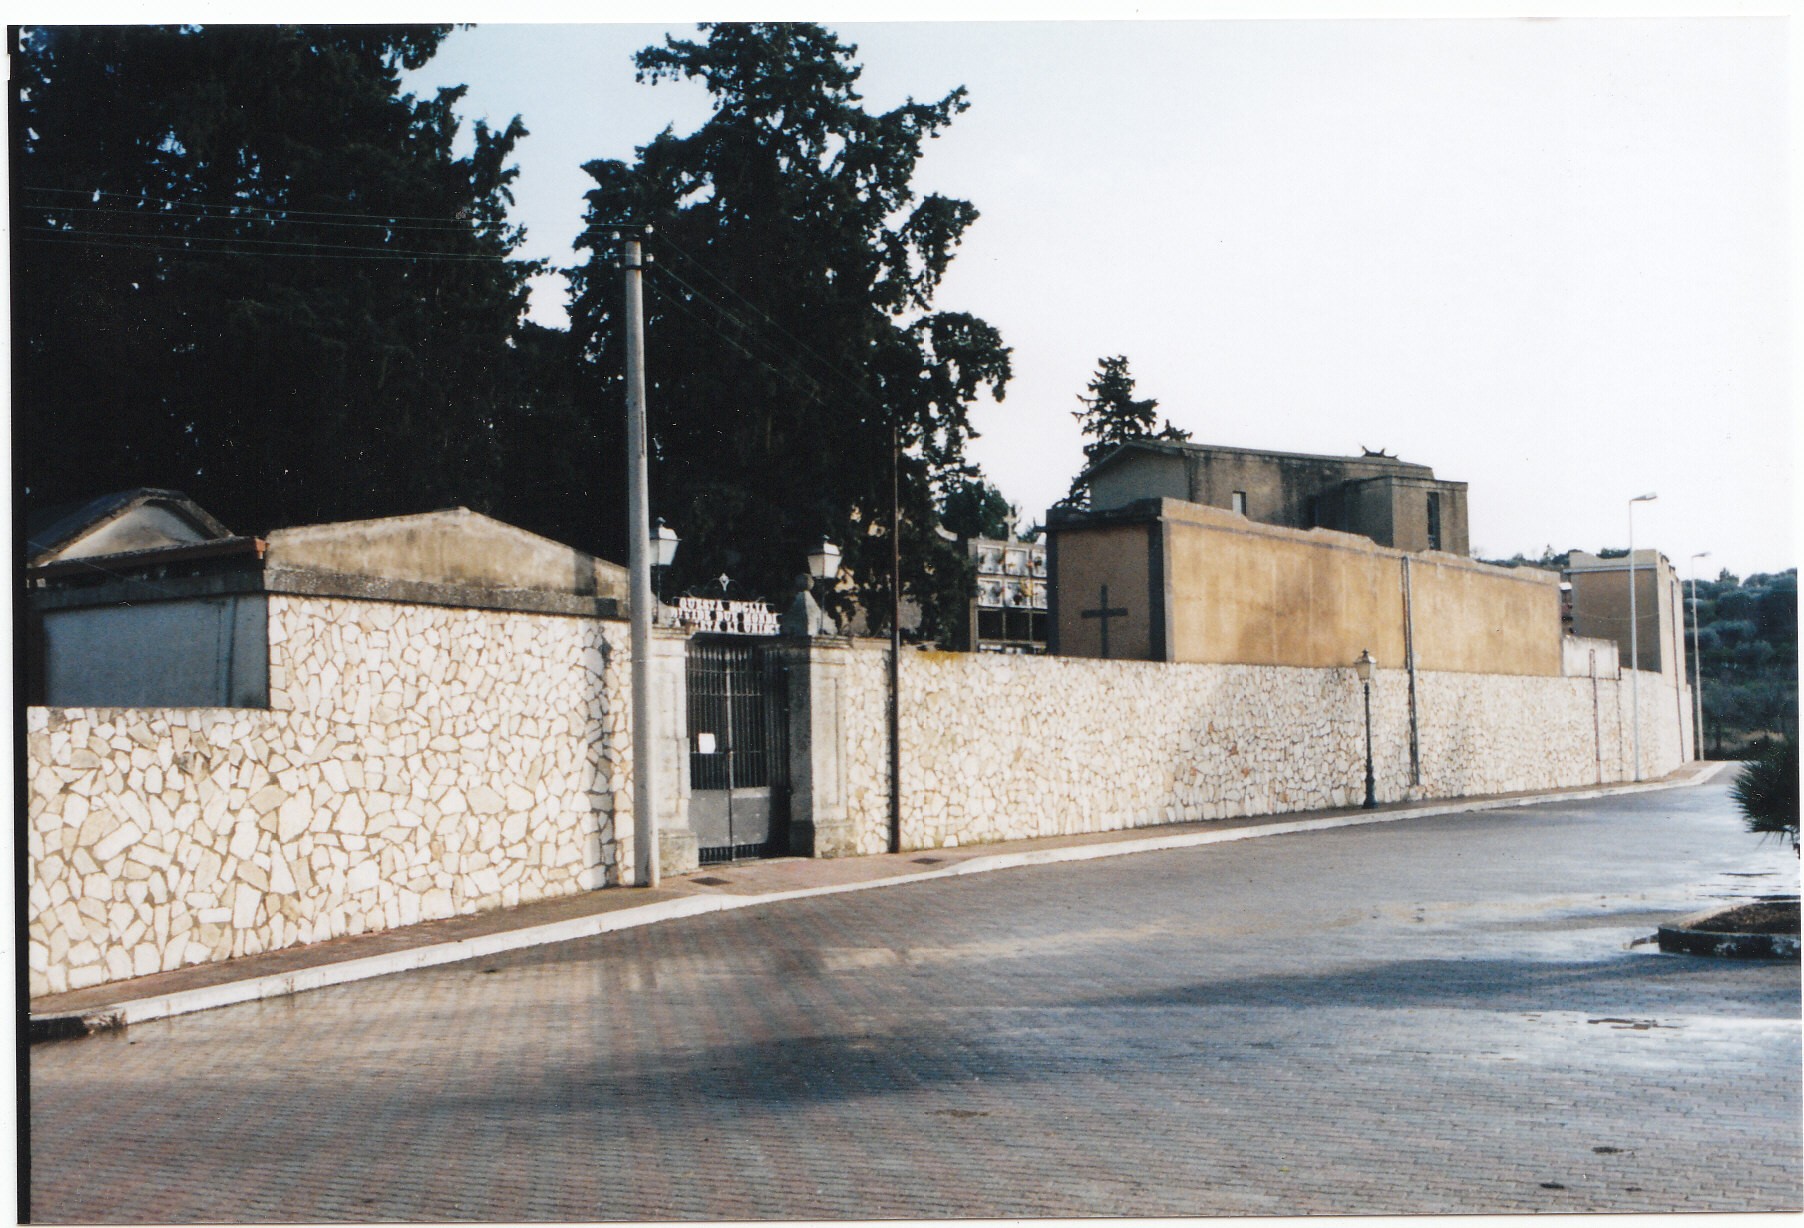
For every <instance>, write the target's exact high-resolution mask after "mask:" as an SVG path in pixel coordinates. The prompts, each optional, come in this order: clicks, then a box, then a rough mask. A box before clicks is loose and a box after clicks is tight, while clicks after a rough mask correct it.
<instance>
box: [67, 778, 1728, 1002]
mask: <svg viewBox="0 0 1804 1228" xmlns="http://www.w3.org/2000/svg"><path fill="white" fill-rule="evenodd" d="M1730 766H1732V765H1731V764H1729V763H1715V764H1711V765H1710V766H1709V767H1707V768H1705V769H1703V770H1702V771H1700V772H1698V774H1697V775H1695V776H1692V777H1690V778H1689V779H1686V780H1676V781H1674V780H1662V781H1646V782H1642V783H1639V784H1624V785H1604V786H1599V787H1598V788H1595V789H1583V790H1577V791H1574V792H1570V793H1560V794H1557V795H1540V796H1527V797H1512V798H1486V799H1482V800H1478V801H1469V802H1462V801H1451V802H1431V803H1426V804H1423V805H1420V806H1408V807H1403V808H1400V809H1396V810H1384V811H1371V812H1365V811H1360V812H1356V813H1354V814H1344V815H1335V816H1333V817H1332V818H1325V819H1298V820H1296V821H1294V822H1289V823H1265V824H1260V825H1259V826H1256V827H1237V828H1231V829H1228V830H1224V831H1197V832H1182V833H1179V834H1175V835H1168V836H1142V837H1138V838H1130V839H1125V840H1113V841H1110V842H1108V843H1106V844H1084V845H1073V846H1066V847H1064V848H1048V849H1030V850H1027V851H1024V852H1019V853H997V854H994V855H992V856H989V857H973V858H971V859H970V860H968V861H962V862H958V863H957V864H955V865H950V866H946V867H945V868H944V869H939V870H923V871H921V872H919V873H917V874H898V875H894V876H892V877H889V878H878V879H870V880H867V881H864V882H856V883H835V884H831V885H828V886H821V887H797V888H795V889H794V890H790V891H771V892H765V893H762V894H759V895H725V894H722V895H696V896H686V897H684V898H682V899H676V900H661V901H659V902H658V903H656V904H643V905H640V906H638V907H636V908H622V909H619V910H617V911H615V912H607V913H597V914H595V915H594V916H588V917H575V918H572V919H571V920H568V921H554V922H551V923H549V924H547V925H535V926H530V927H528V928H525V929H517V930H503V931H501V932H499V933H494V934H480V935H477V936H475V937H473V938H460V939H457V940H456V941H453V942H442V943H437V944H435V945H433V946H427V947H414V948H412V949H410V950H406V951H386V952H383V953H382V954H380V955H366V956H364V957H362V958H360V959H349V960H345V961H343V962H341V963H336V964H321V965H319V966H318V967H314V968H303V969H300V970H298V971H295V972H282V973H276V974H274V975H271V976H260V977H251V978H248V979H246V980H241V981H228V982H226V983H225V984H222V985H207V986H203V987H201V988H199V989H184V990H180V991H178V992H176V993H170V994H159V995H157V996H155V997H149V998H134V999H132V1000H130V1001H127V1002H119V1003H115V1004H113V1005H111V1006H105V1007H96V1008H93V1009H90V1010H86V1011H72V1012H67V1013H66V1014H67V1015H75V1016H80V1017H82V1018H84V1019H94V1020H104V1021H105V1022H106V1023H107V1024H109V1025H111V1026H115V1027H116V1026H122V1025H130V1024H133V1023H147V1022H149V1021H151V1020H153V1019H167V1018H170V1017H172V1016H175V1015H187V1014H192V1013H193V1012H195V1011H205V1010H212V1009H214V1008H215V1007H220V1006H237V1005H239V1004H241V1003H245V1002H257V1001H261V1000H263V999H265V998H280V997H286V996H288V995H289V994H297V993H304V992H305V991H307V990H309V989H324V988H325V987H326V986H328V985H343V984H347V983H349V982H351V981H365V980H369V979H371V978H372V977H378V976H389V975H392V974H393V973H396V972H411V971H413V970H414V969H416V968H433V967H437V966H438V965H440V964H455V963H461V962H463V961H464V960H470V959H480V958H482V957H484V956H487V955H499V954H501V953H502V952H505V951H518V950H521V949H523V948H526V947H536V946H546V945H549V944H551V943H557V942H570V941H572V940H573V939H577V938H592V937H594V936H595V935H596V934H606V933H611V932H612V931H614V930H625V929H635V928H637V927H639V926H642V925H654V924H656V923H657V922H659V921H668V920H671V919H673V918H676V917H694V916H699V915H701V914H703V913H711V912H729V911H732V910H735V909H740V908H753V907H756V906H759V905H764V904H774V903H777V902H779V901H782V900H800V899H806V898H808V897H810V896H820V895H842V894H844V893H846V892H850V891H867V890H870V889H872V888H875V887H894V886H899V885H901V884H903V883H919V882H926V881H928V880H930V879H939V878H948V877H951V876H953V875H959V874H985V873H988V872H990V871H992V870H1007V869H1013V868H1014V867H1017V866H1043V865H1053V864H1055V863H1058V862H1065V861H1093V860H1095V859H1097V858H1100V857H1121V856H1125V855H1127V854H1130V853H1152V852H1159V851H1162V850H1166V849H1181V848H1194V847H1197V846H1198V845H1204V844H1224V843H1227V842H1228V841H1230V840H1253V839H1257V838H1259V837H1262V836H1283V835H1290V834H1293V833H1296V832H1306V831H1325V830H1328V829H1330V828H1335V827H1359V826H1363V825H1366V824H1370V823H1395V822H1397V821H1399V820H1402V819H1422V818H1433V817H1436V816H1441V815H1454V814H1476V813H1480V812H1482V811H1487V810H1512V809H1519V808H1521V807H1524V806H1538V805H1546V804H1548V803H1550V802H1574V801H1586V800H1588V799H1592V798H1599V797H1612V796H1616V795H1618V794H1623V793H1651V792H1655V791H1658V790H1661V789H1674V788H1683V787H1687V786H1690V785H1698V784H1703V783H1704V782H1705V781H1707V780H1710V779H1712V778H1713V777H1715V776H1716V775H1717V774H1718V773H1719V772H1722V771H1724V770H1726V769H1727V768H1729V767H1730ZM629 890H630V889H629ZM57 1017H59V1016H37V1017H36V1018H39V1019H43V1018H57Z"/></svg>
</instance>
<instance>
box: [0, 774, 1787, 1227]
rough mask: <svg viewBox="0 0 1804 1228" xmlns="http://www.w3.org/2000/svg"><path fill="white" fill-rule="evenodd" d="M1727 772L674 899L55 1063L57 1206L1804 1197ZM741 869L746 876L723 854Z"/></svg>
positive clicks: (44, 1146)
mask: <svg viewBox="0 0 1804 1228" xmlns="http://www.w3.org/2000/svg"><path fill="white" fill-rule="evenodd" d="M1726 780H1727V777H1726V776H1725V777H1721V778H1719V779H1718V781H1717V782H1716V783H1712V784H1710V785H1707V786H1703V787H1697V788H1687V789H1673V790H1668V791H1664V792H1659V793H1651V794H1642V795H1637V796H1633V797H1619V798H1611V799H1604V800H1599V801H1582V802H1562V803H1554V804H1546V805H1541V806H1535V807H1530V808H1524V809H1520V810H1514V811H1496V812H1490V813H1486V814H1481V815H1470V816H1459V817H1449V818H1439V819H1423V820H1411V821H1407V822H1398V823H1389V824H1382V825H1378V826H1374V827H1360V828H1347V829H1343V830H1336V831H1329V832H1320V833H1312V834H1307V835H1291V836H1273V837H1269V838H1262V839H1257V840H1247V841H1244V842H1240V843H1232V844H1222V845H1214V846H1209V847H1204V848H1198V849H1187V850H1177V851H1169V852H1161V853H1145V854H1139V855H1135V856H1127V857H1118V858H1113V859H1108V860H1100V861H1092V862H1082V863H1074V864H1068V865H1057V866H1044V867H1034V868H1025V869H1016V870H1006V871H1000V872H996V873H991V874H982V875H971V876H967V877H963V878H956V879H947V880H945V881H940V882H928V883H919V884H914V885H907V886H898V887H893V888H885V889H882V890H873V891H865V892H861V893H857V894H851V895H839V896H828V897H820V898H813V899H805V900H795V901H790V902H786V903H776V904H771V905H768V906H762V907H758V908H752V909H747V910H744V911H739V912H731V913H723V914H717V915H711V916H704V917H695V918H690V919H686V920H680V921H672V922H667V923H661V924H658V925H654V926H650V927H647V928H644V929H637V930H630V931H624V932H620V933H615V934H608V935H604V936H601V937H599V938H595V939H589V940H585V941H581V942H575V943H568V944H564V945H562V946H556V947H546V948H539V949H535V950H529V951H523V952H519V953H516V954H513V955H509V956H505V957H498V958H492V959H488V960H484V961H479V962H475V963H469V964H461V965H454V966H449V967H445V968H439V969H434V970H429V971H422V972H415V973H409V974H406V975H402V976H394V977H388V978H384V979H380V980H374V981H368V982H363V983H360V984H355V985H346V986H341V987H338V988H334V989H327V990H321V991H318V992H314V993H308V994H303V995H299V996H296V997H293V998H287V999H281V1000H275V1001H270V1002H266V1003H261V1004H257V1005H251V1006H241V1007H232V1008H228V1009H222V1010H217V1011H212V1012H208V1013H204V1014H200V1015H192V1016H186V1017H181V1018H176V1019H172V1020H167V1021H163V1022H159V1023H152V1024H145V1025H139V1026H135V1027H133V1028H131V1029H130V1030H129V1031H127V1032H125V1033H122V1034H118V1035H110V1036H99V1037H94V1038H90V1039H86V1040H81V1041H73V1042H63V1043H57V1044H50V1045H42V1046H39V1047H37V1048H36V1049H34V1050H33V1051H32V1054H31V1071H30V1079H31V1116H30V1129H31V1142H32V1170H31V1189H32V1197H33V1202H32V1207H31V1213H32V1216H33V1218H35V1219H37V1220H40V1221H62V1222H69V1221H80V1222H89V1221H101V1222H104V1221H121V1220H125V1221H159V1222H167V1221H189V1220H232V1221H247V1220H248V1221H267V1220H289V1221H293V1220H301V1221H314V1220H346V1219H351V1220H435V1221H437V1220H467V1219H482V1220H506V1221H515V1220H540V1219H562V1220H589V1219H666V1218H711V1219H759V1218H784V1219H858V1218H867V1217H940V1216H985V1217H1029V1216H1073V1215H1098V1214H1101V1215H1136V1216H1164V1215H1201V1214H1216V1215H1233V1214H1290V1213H1306V1212H1346V1213H1433V1212H1439V1213H1460V1212H1487V1211H1549V1212H1580V1211H1675V1210H1683V1211H1750V1210H1778V1209H1791V1208H1797V1207H1799V1206H1800V1201H1801V1199H1800V1187H1801V1181H1804V1175H1801V1164H1800V1147H1801V1139H1800V1025H1799V970H1798V966H1797V965H1796V964H1795V963H1793V964H1783V963H1773V962H1746V963H1737V962H1733V961H1714V960H1704V959H1697V958H1692V957H1685V956H1664V955H1660V954H1657V953H1655V952H1654V951H1653V949H1652V948H1651V947H1649V946H1638V947H1636V946H1631V944H1632V943H1634V942H1635V940H1636V939H1639V938H1644V937H1647V936H1649V935H1651V934H1652V933H1653V931H1654V927H1655V925H1656V924H1657V923H1658V922H1659V921H1661V920H1665V919H1668V918H1670V917H1671V916H1673V915H1675V914H1678V913H1683V912H1686V911H1690V910H1694V909H1697V908H1702V907H1705V906H1708V905H1709V904H1711V903H1713V902H1715V900H1716V899H1717V898H1720V897H1729V896H1738V895H1758V894H1766V893H1777V892H1795V891H1796V890H1797V886H1798V867H1797V862H1796V860H1795V858H1794V857H1793V854H1792V852H1791V849H1790V847H1789V846H1783V845H1780V844H1778V843H1775V842H1772V841H1767V842H1762V841H1760V840H1758V839H1756V838H1755V837H1752V836H1748V835H1745V834H1742V833H1741V832H1740V830H1739V823H1738V820H1737V819H1736V818H1735V816H1734V814H1733V811H1732V808H1731V806H1730V803H1729V801H1728V798H1727V791H1726V783H1725V782H1726ZM716 873H718V874H720V875H722V876H723V877H730V876H731V874H732V873H733V871H732V870H731V868H727V869H724V870H717V871H716Z"/></svg>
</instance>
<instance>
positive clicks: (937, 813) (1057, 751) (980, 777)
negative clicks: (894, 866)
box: [844, 642, 1690, 853]
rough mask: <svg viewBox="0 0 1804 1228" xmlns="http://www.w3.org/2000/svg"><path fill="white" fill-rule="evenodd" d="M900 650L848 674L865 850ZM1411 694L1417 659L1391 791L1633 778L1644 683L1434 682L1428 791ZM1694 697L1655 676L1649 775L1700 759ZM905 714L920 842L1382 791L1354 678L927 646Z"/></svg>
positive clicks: (1307, 805)
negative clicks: (1687, 728) (1414, 758)
mask: <svg viewBox="0 0 1804 1228" xmlns="http://www.w3.org/2000/svg"><path fill="white" fill-rule="evenodd" d="M886 651H887V650H886V649H885V648H884V647H883V646H882V645H879V644H875V643H871V642H862V643H859V644H857V645H856V646H855V648H854V650H853V652H852V654H851V656H852V661H851V662H850V663H849V665H848V668H847V672H846V678H847V688H846V690H847V694H846V711H845V718H844V719H845V724H846V729H847V742H846V754H847V756H848V759H849V762H848V767H847V777H848V790H847V792H848V809H849V811H850V817H851V819H852V821H853V824H854V830H855V833H856V846H857V848H858V851H859V852H860V853H877V852H882V851H884V849H886V848H887V842H888V823H889V809H888V807H889V777H888V772H889V760H888V744H887V740H886V736H885V732H884V731H885V728H886V725H885V722H886V719H887V717H886V713H885V704H886V702H887V699H886V695H887V692H886V686H887V679H886V675H885V653H886ZM1408 692H1409V686H1408V675H1407V674H1406V673H1404V672H1403V671H1401V670H1380V671H1378V672H1377V674H1376V675H1375V676H1374V678H1373V682H1372V726H1373V748H1374V755H1373V758H1374V769H1375V771H1374V775H1375V778H1376V788H1377V795H1378V799H1379V800H1380V801H1381V802H1382V801H1395V800H1401V799H1405V798H1428V797H1461V796H1472V795H1477V794H1488V793H1504V792H1511V791H1515V790H1520V789H1537V788H1554V787H1563V786H1569V785H1588V784H1593V783H1597V782H1598V781H1599V780H1600V779H1601V780H1603V781H1621V780H1627V779H1631V778H1632V771H1631V767H1630V764H1629V759H1630V751H1629V745H1630V726H1629V725H1628V711H1629V707H1628V705H1629V692H1630V687H1629V683H1628V681H1627V680H1626V679H1625V680H1623V681H1621V682H1620V683H1619V682H1617V681H1615V680H1611V679H1600V680H1597V681H1596V683H1595V684H1594V683H1593V680H1592V679H1589V678H1535V677H1523V676H1508V675H1481V674H1445V673H1437V674H1429V673H1422V674H1418V676H1417V708H1418V719H1417V731H1418V754H1419V757H1420V763H1421V781H1420V783H1419V784H1417V783H1414V782H1413V780H1412V771H1411V762H1410V745H1409V743H1410V738H1409V698H1408ZM1677 702H1678V701H1677V699H1676V698H1675V696H1674V694H1673V690H1672V687H1671V686H1670V685H1668V684H1667V683H1666V682H1665V680H1663V679H1662V678H1661V677H1660V676H1659V675H1657V674H1644V675H1643V676H1642V685H1641V705H1642V711H1643V722H1644V723H1643V726H1642V759H1643V767H1642V774H1643V776H1644V777H1652V776H1657V775H1661V774H1664V773H1666V772H1669V771H1671V770H1673V769H1674V768H1675V767H1677V766H1678V765H1679V764H1680V763H1681V762H1683V761H1684V759H1685V758H1686V757H1688V755H1689V752H1690V745H1689V742H1684V743H1683V744H1681V738H1680V734H1679V728H1678V724H1677V717H1676V715H1675V714H1676V712H1677ZM901 722H902V728H901V739H902V793H903V803H904V804H903V826H902V844H903V847H904V848H905V849H923V848H938V847H945V846H949V845H962V844H972V843H982V842H988V841H994V840H1008V839H1021V838H1028V837H1034V836H1051V835H1069V834H1076V833H1082V832H1093V831H1115V830H1121V829H1125V828H1134V827H1145V826H1150V825H1155V824H1160V823H1173V822H1186V821H1195V820H1206V819H1220V818H1229V817H1235V816H1242V815H1256V814H1278V813H1285V812H1289V811H1299V810H1314V809H1321V808H1327V807H1338V806H1349V805H1358V804H1359V802H1360V801H1361V800H1363V798H1364V793H1365V723H1364V713H1363V697H1362V694H1361V691H1360V686H1359V683H1358V680H1357V679H1356V678H1355V677H1354V674H1353V671H1352V670H1351V669H1302V668H1288V667H1279V666H1253V665H1200V664H1164V663H1157V662H1138V661H1095V660H1085V659H1079V658H1069V657H1067V658H1060V657H1031V656H1005V655H1000V654H986V653H978V654H953V653H938V652H918V651H912V650H911V651H905V652H904V653H903V656H902V664H901ZM1600 735H1601V740H1600ZM1600 748H1601V759H1600Z"/></svg>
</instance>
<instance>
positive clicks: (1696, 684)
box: [1691, 550, 1710, 759]
mask: <svg viewBox="0 0 1804 1228" xmlns="http://www.w3.org/2000/svg"><path fill="white" fill-rule="evenodd" d="M1709 557H1710V552H1709V551H1708V550H1700V551H1698V552H1697V553H1696V554H1694V555H1692V556H1691V702H1692V705H1693V708H1694V710H1695V711H1696V713H1697V743H1696V745H1694V746H1693V747H1692V748H1691V749H1692V750H1694V751H1696V752H1697V757H1698V758H1699V759H1702V758H1703V757H1704V669H1703V662H1702V660H1701V659H1700V657H1699V656H1698V560H1699V559H1707V558H1709Z"/></svg>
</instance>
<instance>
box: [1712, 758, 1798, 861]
mask: <svg viewBox="0 0 1804 1228" xmlns="http://www.w3.org/2000/svg"><path fill="white" fill-rule="evenodd" d="M1729 793H1730V796H1732V797H1733V798H1734V799H1735V804H1736V806H1738V807H1740V809H1741V814H1742V818H1743V819H1745V820H1746V822H1747V825H1748V830H1749V831H1751V832H1758V833H1760V834H1761V835H1775V836H1785V837H1788V838H1789V839H1790V840H1791V842H1792V846H1793V847H1794V848H1796V847H1797V844H1798V743H1797V739H1795V738H1786V739H1785V740H1784V741H1783V742H1771V741H1769V742H1767V743H1766V745H1765V746H1764V747H1762V748H1761V749H1760V752H1759V754H1758V755H1757V756H1756V757H1755V758H1754V759H1753V760H1752V761H1750V762H1749V763H1748V764H1747V766H1746V767H1744V768H1742V769H1741V771H1740V773H1739V774H1737V776H1736V777H1735V784H1734V785H1733V786H1731V787H1730V790H1729Z"/></svg>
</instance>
